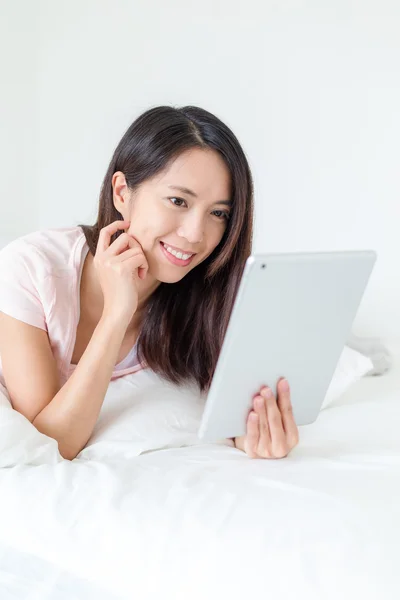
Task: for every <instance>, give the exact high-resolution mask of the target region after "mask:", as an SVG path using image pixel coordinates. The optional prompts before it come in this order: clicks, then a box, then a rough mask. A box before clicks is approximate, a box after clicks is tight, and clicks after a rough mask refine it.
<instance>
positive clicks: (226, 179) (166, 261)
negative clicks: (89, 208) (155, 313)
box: [113, 148, 231, 283]
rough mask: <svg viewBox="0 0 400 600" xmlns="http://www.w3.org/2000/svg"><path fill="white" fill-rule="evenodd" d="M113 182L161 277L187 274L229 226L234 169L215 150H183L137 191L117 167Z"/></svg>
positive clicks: (116, 198)
mask: <svg viewBox="0 0 400 600" xmlns="http://www.w3.org/2000/svg"><path fill="white" fill-rule="evenodd" d="M113 188H114V204H115V207H116V209H117V210H118V211H119V212H120V213H121V214H122V217H123V218H124V219H125V220H128V221H130V222H131V224H130V227H129V230H128V233H129V234H130V235H132V236H133V237H134V238H135V239H136V240H137V241H138V242H139V243H140V244H141V246H142V248H143V251H144V254H145V256H146V259H147V261H148V263H149V274H150V275H151V276H152V277H153V278H154V279H156V280H157V281H160V282H164V283H175V282H177V281H179V280H180V279H182V277H184V276H185V275H186V274H187V273H188V272H189V271H190V270H192V269H194V268H195V267H196V266H197V265H198V264H200V263H201V262H202V261H203V260H205V259H206V258H207V257H208V256H209V255H210V254H211V253H212V252H213V250H214V249H215V248H216V246H218V244H219V243H220V241H221V239H222V236H223V234H224V232H225V229H226V227H227V223H228V219H229V214H230V209H231V208H230V207H231V182H230V173H229V169H228V168H227V166H226V164H225V162H224V161H223V159H222V158H221V157H220V155H219V154H218V153H217V152H216V151H214V150H203V149H200V148H194V149H191V150H187V151H185V152H183V153H182V154H180V155H179V156H178V158H176V159H175V160H174V162H173V163H172V164H171V165H170V166H169V167H168V169H166V170H165V171H163V172H162V173H159V174H157V175H156V176H155V177H153V178H152V179H150V180H147V181H145V182H144V183H143V184H141V185H140V186H139V188H138V190H137V191H136V192H135V194H133V195H132V193H131V192H130V191H129V189H128V188H127V186H126V181H125V177H124V175H123V173H121V172H117V173H114V176H113ZM178 188H186V189H178ZM191 192H192V193H191Z"/></svg>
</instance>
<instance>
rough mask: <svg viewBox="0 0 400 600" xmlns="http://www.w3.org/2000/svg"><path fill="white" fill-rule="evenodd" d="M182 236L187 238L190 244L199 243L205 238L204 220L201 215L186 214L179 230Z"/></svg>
mask: <svg viewBox="0 0 400 600" xmlns="http://www.w3.org/2000/svg"><path fill="white" fill-rule="evenodd" d="M177 233H178V235H179V236H180V237H183V238H185V239H186V240H187V241H188V242H189V244H199V243H200V242H202V241H203V238H204V221H203V218H202V216H201V215H196V214H194V213H193V214H191V215H189V214H186V215H185V218H184V219H183V221H182V222H181V224H180V226H179V228H178V231H177Z"/></svg>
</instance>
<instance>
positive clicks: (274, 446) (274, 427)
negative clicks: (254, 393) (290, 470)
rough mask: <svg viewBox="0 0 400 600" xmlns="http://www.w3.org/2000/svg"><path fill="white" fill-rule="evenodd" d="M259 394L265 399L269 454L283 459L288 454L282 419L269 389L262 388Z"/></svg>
mask: <svg viewBox="0 0 400 600" xmlns="http://www.w3.org/2000/svg"><path fill="white" fill-rule="evenodd" d="M261 394H262V395H263V396H264V397H265V403H266V409H267V410H266V412H267V419H268V425H269V432H270V436H271V454H272V455H273V456H274V457H275V458H283V457H284V456H286V455H287V453H288V445H287V441H286V435H285V431H284V429H283V423H282V417H281V413H280V410H279V407H278V404H277V402H276V399H275V396H274V394H273V393H272V390H271V388H263V389H262V390H261Z"/></svg>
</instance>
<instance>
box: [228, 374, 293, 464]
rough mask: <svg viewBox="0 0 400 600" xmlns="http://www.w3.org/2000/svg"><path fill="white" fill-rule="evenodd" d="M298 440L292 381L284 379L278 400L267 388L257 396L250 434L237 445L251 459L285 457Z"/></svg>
mask: <svg viewBox="0 0 400 600" xmlns="http://www.w3.org/2000/svg"><path fill="white" fill-rule="evenodd" d="M298 441H299V430H298V428H297V425H296V423H295V420H294V417H293V409H292V403H291V400H290V386H289V382H288V381H287V380H286V379H284V378H282V379H281V380H280V381H279V382H278V386H277V397H276V398H275V396H274V393H273V391H272V390H271V388H269V387H268V386H264V387H262V388H261V390H260V393H259V394H256V396H255V397H254V399H253V405H252V410H251V411H250V413H249V416H248V418H247V434H246V435H243V436H240V437H236V438H235V444H236V447H237V448H240V450H244V452H246V454H248V455H249V456H250V457H251V458H284V457H285V456H287V455H288V454H289V452H290V451H291V450H293V448H294V447H295V446H296V445H297V444H298Z"/></svg>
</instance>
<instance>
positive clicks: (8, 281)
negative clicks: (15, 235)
mask: <svg viewBox="0 0 400 600" xmlns="http://www.w3.org/2000/svg"><path fill="white" fill-rule="evenodd" d="M45 276H46V273H45V272H44V269H43V260H42V257H41V254H40V252H38V251H37V249H36V248H35V247H34V246H32V245H31V244H29V243H27V242H25V241H24V240H22V239H18V240H15V241H14V242H11V244H8V246H6V247H5V248H3V249H2V250H1V251H0V311H1V312H3V313H5V314H7V315H9V316H10V317H14V318H15V319H18V320H19V321H23V322H24V323H28V324H29V325H33V326H34V327H39V328H40V329H44V330H45V331H47V326H46V318H45V310H44V301H43V298H42V295H41V293H40V287H41V286H40V281H41V280H43V277H45Z"/></svg>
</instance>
